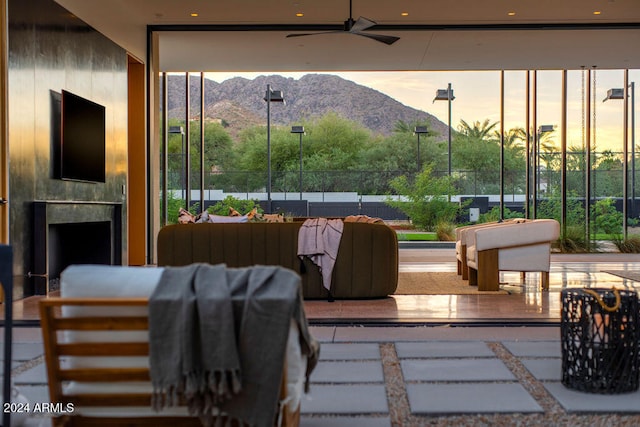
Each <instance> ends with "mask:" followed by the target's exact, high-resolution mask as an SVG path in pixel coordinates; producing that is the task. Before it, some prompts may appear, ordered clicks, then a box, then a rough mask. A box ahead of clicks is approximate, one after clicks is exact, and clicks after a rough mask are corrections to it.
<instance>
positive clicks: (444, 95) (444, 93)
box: [433, 89, 456, 102]
mask: <svg viewBox="0 0 640 427" xmlns="http://www.w3.org/2000/svg"><path fill="white" fill-rule="evenodd" d="M454 99H456V97H455V96H453V89H451V101H453V100H454ZM448 100H449V89H438V90H437V91H436V97H435V98H433V102H436V101H448Z"/></svg>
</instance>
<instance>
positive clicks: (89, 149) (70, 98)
mask: <svg viewBox="0 0 640 427" xmlns="http://www.w3.org/2000/svg"><path fill="white" fill-rule="evenodd" d="M61 107H62V108H61V109H62V125H61V134H62V135H61V136H62V137H61V142H62V144H61V149H60V177H61V178H62V179H68V180H74V181H86V182H105V107H104V106H102V105H100V104H96V103H95V102H93V101H90V100H88V99H85V98H82V97H80V96H78V95H74V94H73V93H71V92H67V91H65V90H63V91H62V106H61Z"/></svg>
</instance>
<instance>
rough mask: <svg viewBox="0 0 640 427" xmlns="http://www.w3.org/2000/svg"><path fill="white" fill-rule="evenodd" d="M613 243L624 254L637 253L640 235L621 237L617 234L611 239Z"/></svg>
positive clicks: (639, 250) (639, 247)
mask: <svg viewBox="0 0 640 427" xmlns="http://www.w3.org/2000/svg"><path fill="white" fill-rule="evenodd" d="M613 243H614V244H615V245H616V247H617V248H618V250H619V251H620V252H622V253H625V254H638V253H640V236H639V235H633V236H628V237H627V238H626V239H623V238H622V236H617V237H615V238H614V239H613Z"/></svg>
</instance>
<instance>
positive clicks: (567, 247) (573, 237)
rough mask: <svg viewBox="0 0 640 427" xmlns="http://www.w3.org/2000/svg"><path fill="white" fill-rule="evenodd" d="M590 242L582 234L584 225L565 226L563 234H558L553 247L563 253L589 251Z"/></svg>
mask: <svg viewBox="0 0 640 427" xmlns="http://www.w3.org/2000/svg"><path fill="white" fill-rule="evenodd" d="M590 246H591V244H590V242H589V241H587V239H586V236H585V234H584V227H581V226H576V225H572V226H569V225H568V226H567V228H566V231H565V233H564V234H562V233H561V234H560V237H558V240H556V241H555V242H554V244H553V247H554V248H556V249H558V250H559V251H560V252H564V253H584V252H589V250H590V249H591V248H590ZM594 249H595V248H594Z"/></svg>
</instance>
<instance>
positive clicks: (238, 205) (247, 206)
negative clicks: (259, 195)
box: [207, 196, 263, 215]
mask: <svg viewBox="0 0 640 427" xmlns="http://www.w3.org/2000/svg"><path fill="white" fill-rule="evenodd" d="M230 208H233V209H235V210H236V211H238V212H240V214H241V215H244V214H247V213H249V212H251V211H252V210H253V209H254V208H257V209H258V213H260V214H261V213H263V210H262V208H260V205H259V204H258V201H257V200H241V199H237V198H235V197H233V196H227V197H225V198H224V200H220V201H219V202H218V203H216V204H215V205H213V206H209V208H208V209H207V211H208V212H209V213H211V214H214V215H229V212H230Z"/></svg>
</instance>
